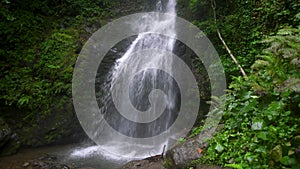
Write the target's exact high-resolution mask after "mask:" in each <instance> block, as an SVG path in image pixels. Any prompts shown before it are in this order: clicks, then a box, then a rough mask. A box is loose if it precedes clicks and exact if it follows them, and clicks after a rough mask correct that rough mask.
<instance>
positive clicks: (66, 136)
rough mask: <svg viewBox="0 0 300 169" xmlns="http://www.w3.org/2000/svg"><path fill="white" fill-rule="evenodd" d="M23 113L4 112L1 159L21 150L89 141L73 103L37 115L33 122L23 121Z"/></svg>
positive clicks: (0, 132) (7, 110)
mask: <svg viewBox="0 0 300 169" xmlns="http://www.w3.org/2000/svg"><path fill="white" fill-rule="evenodd" d="M19 111H20V110H14V109H12V108H8V109H4V108H2V109H1V112H2V113H3V115H4V117H3V118H0V127H1V131H0V156H7V155H12V154H14V153H16V152H17V151H18V150H19V148H20V147H39V146H44V145H54V144H67V143H74V142H79V141H82V140H84V139H87V136H86V135H85V133H84V131H83V129H82V128H81V126H80V124H79V122H78V120H77V118H76V114H75V112H74V110H73V104H72V102H71V100H70V101H69V102H67V103H65V104H64V106H63V108H52V109H51V110H50V113H49V114H47V115H42V114H37V115H36V120H35V121H34V122H29V121H26V120H24V117H23V116H22V113H21V112H19Z"/></svg>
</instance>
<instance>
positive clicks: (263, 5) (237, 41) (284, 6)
mask: <svg viewBox="0 0 300 169" xmlns="http://www.w3.org/2000/svg"><path fill="white" fill-rule="evenodd" d="M210 3H211V0H205V1H200V0H193V1H190V9H191V11H192V12H193V14H194V17H196V18H195V20H194V22H193V23H194V24H196V25H197V26H198V27H199V28H200V29H201V30H203V31H204V32H205V34H206V35H207V36H208V37H209V39H210V40H211V41H212V42H213V44H214V45H215V47H216V49H217V51H218V52H219V55H220V57H221V59H222V63H223V66H224V68H225V71H226V76H227V81H229V82H230V81H231V80H232V77H233V76H239V75H240V71H239V68H238V67H237V66H235V63H234V62H233V61H232V59H231V58H230V56H229V55H228V53H227V52H226V50H225V49H224V47H223V45H222V43H221V42H220V40H219V39H218V37H217V33H216V25H215V23H214V19H213V15H212V9H211V7H210ZM216 4H217V8H216V13H217V24H218V25H217V26H218V28H219V29H220V32H221V34H222V36H223V38H224V40H225V41H226V43H227V45H228V46H229V48H230V49H231V51H232V52H233V55H234V56H235V57H236V58H237V60H238V61H239V63H240V64H241V65H242V67H243V68H245V70H246V72H248V73H249V72H250V71H251V68H250V66H251V65H252V64H253V63H254V61H255V56H256V55H257V54H259V53H261V51H262V49H264V47H265V46H264V45H262V44H260V43H258V42H259V41H260V40H261V39H262V38H263V35H266V34H269V33H271V32H274V31H277V30H278V29H279V28H280V26H281V25H286V24H288V25H291V26H293V27H295V26H297V24H298V23H299V18H300V17H299V8H300V2H299V1H298V0H297V1H294V0H287V1H278V0H266V1H262V0H259V1H252V0H250V1H244V0H231V1H223V0H216ZM203 8H205V9H203ZM208 8H210V12H209V11H208V12H206V14H204V15H203V14H202V15H199V14H198V13H199V11H206V10H207V9H208ZM207 14H210V17H208V16H207Z"/></svg>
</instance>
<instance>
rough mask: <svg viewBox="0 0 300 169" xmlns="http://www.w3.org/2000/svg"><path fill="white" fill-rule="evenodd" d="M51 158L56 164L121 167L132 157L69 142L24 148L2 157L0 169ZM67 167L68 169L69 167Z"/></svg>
mask: <svg viewBox="0 0 300 169" xmlns="http://www.w3.org/2000/svg"><path fill="white" fill-rule="evenodd" d="M45 158H50V159H53V160H54V161H55V163H56V164H64V165H66V166H68V167H69V166H72V167H73V168H97V169H108V168H111V169H114V168H119V167H121V166H122V165H124V164H125V163H126V162H128V161H129V160H130V159H124V158H118V157H116V156H108V155H107V153H103V151H101V148H100V147H99V146H97V145H91V144H69V145H58V146H47V147H39V148H30V149H22V150H20V151H19V152H18V153H17V154H15V155H12V156H7V157H1V158H0V169H19V168H25V167H24V166H26V165H27V164H26V163H36V161H39V160H41V161H45ZM68 167H66V169H67V168H68Z"/></svg>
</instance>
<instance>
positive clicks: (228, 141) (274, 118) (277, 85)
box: [202, 27, 300, 168]
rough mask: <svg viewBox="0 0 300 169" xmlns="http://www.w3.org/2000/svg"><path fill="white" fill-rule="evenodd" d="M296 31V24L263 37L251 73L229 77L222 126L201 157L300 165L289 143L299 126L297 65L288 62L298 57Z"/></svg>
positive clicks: (240, 162) (250, 164)
mask: <svg viewBox="0 0 300 169" xmlns="http://www.w3.org/2000/svg"><path fill="white" fill-rule="evenodd" d="M299 35H300V32H299V29H292V28H290V27H288V28H285V29H280V30H279V31H278V33H277V34H276V35H274V36H269V37H267V38H266V39H265V40H263V43H267V44H268V45H269V46H270V47H268V48H266V49H265V50H264V51H263V55H260V56H258V58H259V60H257V61H256V62H255V64H253V66H252V68H253V69H252V75H250V76H249V77H244V78H243V77H236V78H234V80H233V82H232V83H231V84H230V86H229V88H230V89H231V90H230V91H229V92H228V95H227V97H226V102H225V111H224V115H223V122H224V124H225V126H224V130H223V131H222V132H220V133H218V134H217V135H216V136H215V137H214V138H213V139H212V140H211V142H210V147H209V148H208V149H207V151H206V153H205V156H204V158H203V159H202V160H203V161H205V162H207V161H213V162H215V163H217V164H220V165H224V164H227V165H226V166H230V167H239V166H240V167H242V168H292V167H297V166H299V164H300V161H299V158H298V159H297V156H299V155H298V154H297V151H298V149H299V147H298V145H295V144H291V141H292V140H297V138H298V136H297V135H299V131H298V130H299V129H300V114H299V112H300V96H299V91H298V90H295V88H296V89H297V86H298V85H299V81H298V80H297V79H298V78H299V75H300V69H299V64H298V63H297V62H295V61H293V60H294V59H299V58H300V55H299ZM297 43H298V44H297ZM295 63H297V64H295ZM291 79H292V80H291ZM291 81H292V82H293V83H291ZM287 84H289V85H287ZM287 86H288V87H287ZM295 86H296V87H295ZM297 160H298V161H297Z"/></svg>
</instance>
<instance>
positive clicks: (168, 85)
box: [72, 0, 180, 158]
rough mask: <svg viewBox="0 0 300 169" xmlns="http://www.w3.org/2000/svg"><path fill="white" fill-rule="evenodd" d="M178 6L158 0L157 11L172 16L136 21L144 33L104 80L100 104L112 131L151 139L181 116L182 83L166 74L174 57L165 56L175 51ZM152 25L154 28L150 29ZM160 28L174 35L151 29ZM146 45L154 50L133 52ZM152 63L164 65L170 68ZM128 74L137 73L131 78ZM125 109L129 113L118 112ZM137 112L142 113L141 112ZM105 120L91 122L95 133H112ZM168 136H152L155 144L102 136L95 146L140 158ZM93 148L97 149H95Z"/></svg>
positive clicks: (160, 148)
mask: <svg viewBox="0 0 300 169" xmlns="http://www.w3.org/2000/svg"><path fill="white" fill-rule="evenodd" d="M164 2H165V3H164ZM175 6H176V0H168V1H167V2H166V1H162V0H159V1H158V2H157V3H156V11H158V12H166V13H169V14H170V15H169V17H168V18H161V17H160V16H159V15H149V16H145V18H147V19H141V20H140V21H139V24H137V25H133V26H134V29H138V30H139V32H141V33H140V34H138V36H137V37H136V39H135V40H134V41H133V42H132V44H131V45H130V46H129V47H128V50H127V51H126V52H125V54H124V55H123V56H122V57H120V58H119V59H117V60H116V62H115V64H114V65H113V67H112V68H111V70H110V71H109V73H108V75H107V78H106V80H105V82H104V83H103V84H102V85H101V88H100V91H101V92H102V93H103V94H102V95H101V97H100V98H98V101H99V102H98V105H99V107H100V108H101V114H102V115H104V117H105V121H106V122H105V123H109V125H110V126H111V127H112V128H113V129H114V130H116V131H118V132H119V133H120V134H122V135H125V136H127V137H131V138H145V139H147V138H150V137H152V136H156V135H159V134H160V133H162V132H165V131H167V129H168V128H169V127H170V126H171V125H172V124H173V122H174V120H175V119H176V117H177V116H176V115H177V113H178V111H179V107H178V105H180V104H179V103H180V99H179V98H180V92H179V87H178V85H177V83H176V82H175V81H174V79H173V78H172V76H170V75H169V74H168V73H166V72H172V71H173V69H174V67H173V60H172V58H171V57H170V58H169V57H164V56H165V55H166V52H172V51H173V49H174V45H175V42H176V40H175V37H176V30H175V21H176V10H175ZM145 15H147V13H146V14H145ZM148 25H151V27H150V28H149V26H148ZM157 30H159V32H161V33H162V34H168V35H172V36H171V37H172V38H170V37H166V36H164V35H158V34H154V33H151V32H157ZM147 49H149V50H154V51H155V52H153V53H152V54H149V53H147V54H148V55H146V56H140V55H136V54H135V53H136V52H138V51H143V50H147ZM138 57H139V58H138ZM141 57H142V58H141ZM153 67H163V68H165V69H167V71H162V70H158V69H154V68H153ZM125 72H126V73H125ZM129 75H130V77H131V76H132V77H133V78H132V79H129V81H128V79H127V78H128V76H129ZM128 83H129V84H128ZM96 87H97V86H96ZM126 87H128V88H129V90H128V92H124V88H126ZM162 92H163V93H162ZM159 96H160V97H159ZM161 96H162V97H161ZM128 98H129V99H128ZM161 107H163V108H164V109H161ZM136 110H137V111H136ZM122 111H126V112H127V113H125V114H120V113H121V112H122ZM130 112H132V113H130ZM136 113H142V114H144V115H143V116H138V115H137V114H136ZM141 121H142V122H141ZM101 123H103V121H100V122H97V124H93V125H95V126H97V127H96V128H95V130H94V133H93V134H94V137H103V136H104V137H105V136H107V135H110V133H105V131H103V130H101ZM108 138H109V137H108ZM168 139H169V138H164V140H152V141H151V142H152V144H151V145H155V147H151V146H150V145H141V144H138V143H136V142H128V141H126V140H121V139H118V138H116V139H115V140H105V139H102V140H104V141H102V142H101V146H99V147H98V148H96V149H97V151H102V150H103V151H104V152H107V153H111V154H123V155H124V156H126V157H130V158H136V157H138V158H142V157H147V156H150V155H156V154H160V153H162V151H163V148H164V146H168ZM136 147H144V148H145V149H147V150H151V152H149V151H145V152H136V151H135V150H136ZM94 149H95V147H94ZM80 151H85V152H86V149H85V150H77V151H74V152H73V153H72V155H73V156H80V154H81V153H80ZM141 151H143V149H141ZM116 152H118V153H116ZM92 153H95V152H94V151H92ZM101 154H103V152H102V153H101ZM85 155H86V154H85Z"/></svg>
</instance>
